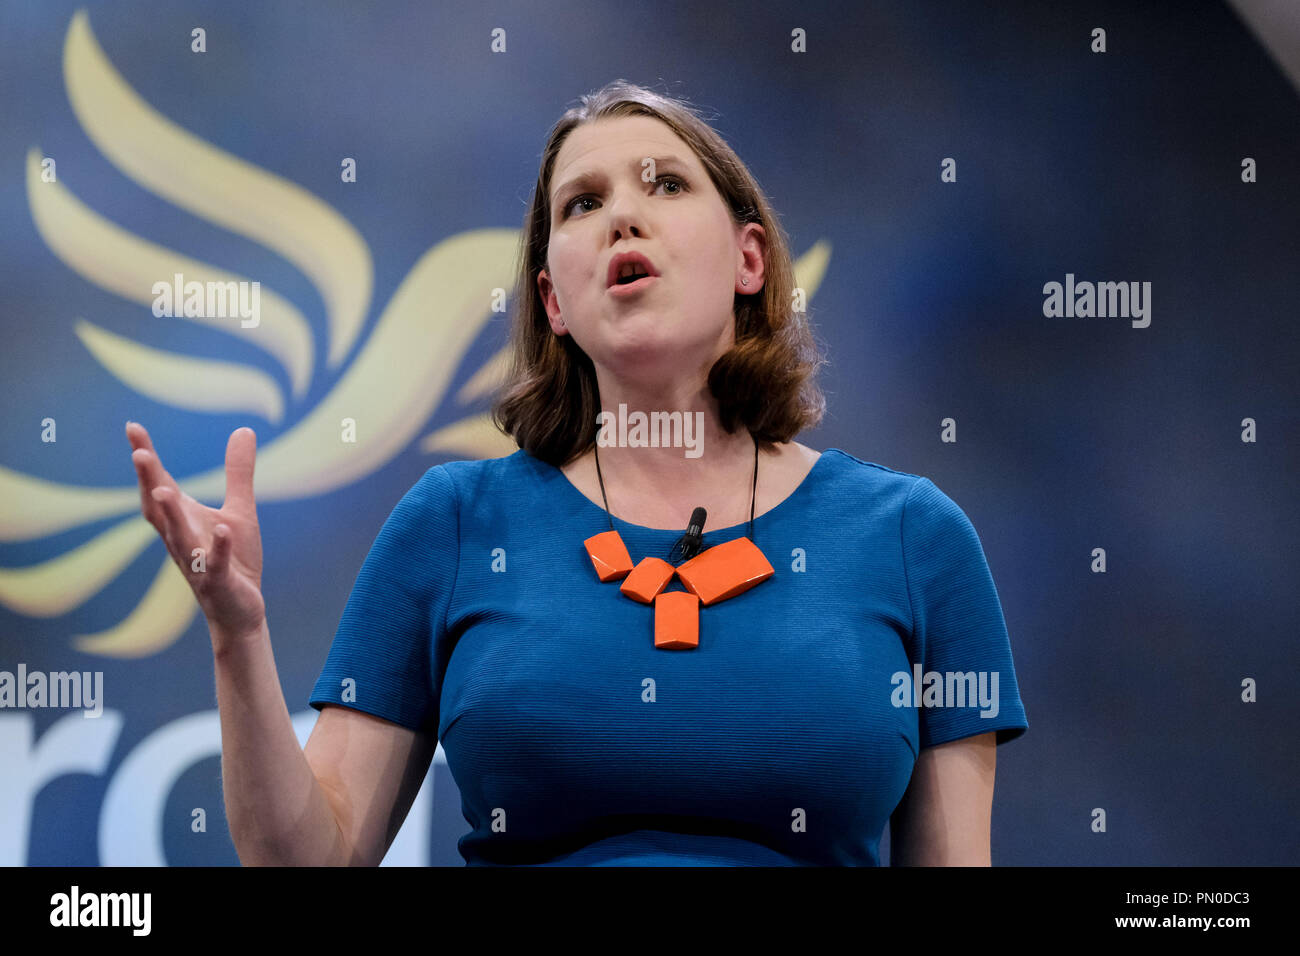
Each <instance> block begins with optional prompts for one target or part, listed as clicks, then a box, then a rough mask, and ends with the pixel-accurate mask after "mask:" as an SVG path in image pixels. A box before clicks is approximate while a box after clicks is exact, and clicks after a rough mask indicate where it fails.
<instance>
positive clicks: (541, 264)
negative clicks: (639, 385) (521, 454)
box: [492, 80, 826, 467]
mask: <svg viewBox="0 0 1300 956" xmlns="http://www.w3.org/2000/svg"><path fill="white" fill-rule="evenodd" d="M615 116H651V117H654V118H655V119H658V120H660V121H662V122H664V123H666V124H667V125H668V126H669V127H670V128H671V129H672V130H673V132H675V133H676V134H677V135H678V136H680V137H681V138H682V140H683V141H685V142H686V144H687V145H688V146H690V147H691V149H692V150H693V151H694V152H695V154H696V156H697V157H699V159H700V161H701V163H703V165H704V168H705V169H706V170H707V171H708V173H709V176H710V178H711V179H712V180H713V185H714V186H715V187H716V189H717V190H718V193H719V194H720V195H721V196H722V200H723V202H725V203H726V204H727V206H728V207H729V208H730V210H731V215H732V219H733V220H734V221H735V223H736V225H738V226H739V225H742V224H744V223H748V222H754V223H758V224H759V225H761V226H762V227H763V231H764V234H765V236H766V239H767V243H766V252H765V253H764V264H765V272H764V283H763V288H762V289H760V290H759V291H758V292H755V293H752V294H750V295H741V294H737V296H736V306H735V316H736V326H735V345H734V346H732V348H730V349H729V350H728V351H727V352H726V353H725V354H723V355H722V356H720V357H719V358H718V360H717V361H716V362H715V363H714V364H713V368H712V369H710V371H709V379H708V382H709V390H710V392H712V394H713V396H714V398H715V399H716V400H717V402H718V412H719V416H720V418H721V421H722V427H723V428H725V429H726V430H727V432H728V433H731V432H734V431H735V426H736V424H737V423H740V424H743V425H744V426H745V427H746V428H748V429H749V431H750V433H751V434H752V435H753V437H754V440H755V442H757V443H758V445H759V446H760V447H763V448H770V447H771V446H772V445H773V444H774V443H776V442H786V441H790V440H791V439H793V438H794V436H795V435H797V434H798V433H799V432H800V431H802V430H803V429H804V428H809V427H813V426H815V425H817V424H818V423H820V422H821V419H822V416H823V414H824V413H825V411H826V399H825V398H824V397H823V395H822V392H821V390H820V388H818V386H817V384H816V382H815V376H816V373H817V369H818V368H819V367H820V366H821V365H823V364H825V360H824V359H823V358H822V356H821V353H820V351H819V350H818V346H817V344H816V343H815V341H814V339H813V334H812V330H811V327H810V326H809V324H808V321H807V318H806V316H805V315H804V313H802V312H796V311H794V309H793V307H792V295H793V292H794V288H795V284H794V283H795V279H794V264H793V262H792V261H791V259H790V249H789V243H788V241H787V239H786V236H785V233H784V231H783V230H782V228H781V225H780V223H779V222H778V221H777V217H776V213H775V211H774V210H773V209H772V208H771V207H770V206H769V205H768V202H767V199H766V197H765V196H764V195H763V192H762V190H761V189H760V188H759V186H758V183H757V182H756V181H755V179H754V177H753V175H752V174H751V173H750V171H749V170H748V169H747V168H746V167H745V164H744V163H743V162H741V160H740V158H739V157H738V156H737V155H736V154H735V152H734V151H733V150H732V148H731V147H730V146H729V145H728V144H727V143H726V141H725V140H723V139H722V137H721V136H720V135H718V133H717V132H716V131H715V130H714V129H713V128H712V127H710V126H709V125H708V124H707V123H706V122H705V121H704V120H703V119H701V118H700V116H699V114H698V113H697V112H696V110H695V109H694V108H693V107H692V106H690V105H689V104H688V103H687V102H685V101H683V100H679V99H675V98H673V97H670V96H666V95H662V94H659V93H655V92H653V91H651V90H648V89H646V88H644V87H641V86H636V85H634V84H631V83H628V82H626V81H624V80H616V81H614V82H613V83H609V84H607V85H606V86H604V87H602V88H601V89H599V90H597V91H595V92H594V93H588V94H586V95H585V96H583V97H582V98H581V105H580V106H575V107H573V108H571V109H569V110H568V111H566V112H565V114H564V115H563V116H562V117H560V120H559V122H557V123H556V124H555V127H554V128H553V129H552V130H551V134H550V137H549V138H548V139H547V142H546V149H545V150H544V151H543V152H542V165H541V169H540V170H539V171H538V174H537V186H536V189H535V190H534V192H533V197H532V202H531V204H530V205H529V207H528V212H527V213H526V214H525V216H524V228H523V234H522V236H521V239H520V249H519V259H518V262H519V272H518V276H517V278H516V286H515V302H516V303H517V308H516V310H515V315H514V321H513V324H512V327H511V331H510V352H511V362H510V371H509V373H508V375H507V377H506V380H505V383H504V384H503V385H502V387H501V389H500V391H499V392H498V393H497V398H496V400H495V401H494V403H493V406H492V420H493V422H494V423H495V424H496V426H497V427H498V428H499V429H501V431H503V432H504V433H505V434H507V435H511V436H513V438H514V439H515V442H516V444H518V445H519V447H520V448H522V449H524V450H525V451H526V452H528V453H529V454H530V455H533V456H534V457H536V458H539V459H541V460H542V461H545V462H548V463H550V464H552V465H554V466H556V467H560V466H562V465H565V464H567V463H568V462H569V461H571V460H572V459H574V458H575V457H577V456H578V455H581V454H583V453H584V452H586V451H587V450H588V449H589V448H591V447H592V446H593V445H594V444H595V441H596V419H597V415H598V414H599V413H600V411H601V408H600V400H599V394H598V388H597V382H596V370H595V367H594V366H593V365H592V363H591V359H590V358H588V357H587V354H586V353H585V352H583V351H582V349H581V348H580V347H579V346H578V344H577V343H576V342H574V340H573V336H572V335H556V334H555V333H554V332H553V331H552V330H551V327H550V324H549V322H548V320H547V315H546V309H545V307H544V306H543V303H542V296H541V292H540V291H539V290H538V288H537V276H538V274H539V273H540V272H541V270H542V269H544V268H545V267H546V260H547V250H548V247H549V245H550V233H551V199H550V187H551V173H552V170H553V168H554V166H555V158H556V156H558V155H559V152H560V147H561V146H562V145H563V144H564V140H565V139H566V138H567V137H568V135H569V133H571V132H572V131H573V130H574V129H575V128H576V127H577V126H578V125H580V124H582V123H590V122H594V121H595V120H598V119H602V118H604V117H615Z"/></svg>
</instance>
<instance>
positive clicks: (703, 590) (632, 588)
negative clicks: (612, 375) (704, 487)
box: [583, 443, 776, 651]
mask: <svg viewBox="0 0 1300 956" xmlns="http://www.w3.org/2000/svg"><path fill="white" fill-rule="evenodd" d="M598 448H599V445H597V449H598ZM596 477H597V479H599V481H600V497H601V501H603V502H604V505H605V516H606V517H607V518H608V519H609V530H608V531H602V532H601V533H600V534H597V535H593V536H592V537H590V538H588V539H587V540H586V541H584V542H583V544H584V545H586V547H587V554H588V555H589V556H590V557H591V563H592V565H593V566H594V567H595V569H596V576H597V577H598V578H600V580H601V582H602V583H603V582H607V581H618V580H622V581H623V583H622V585H621V586H620V587H619V590H620V591H621V592H622V593H623V594H624V595H625V596H627V597H629V598H631V599H632V600H634V601H639V602H640V603H642V604H653V605H654V608H655V625H654V632H655V647H657V648H659V649H660V650H669V651H678V650H690V649H691V648H695V647H699V646H700V605H701V604H703V605H706V606H707V605H710V604H717V603H718V602H719V601H725V600H726V599H727V598H730V597H735V596H736V595H737V594H742V593H744V592H745V591H748V590H749V589H750V588H752V587H754V586H755V585H757V584H762V583H763V582H764V581H766V580H767V579H768V578H770V577H771V576H772V575H773V574H775V573H776V571H775V570H774V569H773V568H772V565H771V564H770V563H769V562H768V560H767V557H766V556H765V555H764V554H763V552H762V551H760V550H759V549H758V545H756V544H754V541H753V537H754V499H755V496H756V493H757V491H758V444H757V443H755V445H754V486H753V488H752V489H751V491H750V499H749V537H741V538H735V539H734V540H732V541H727V542H725V543H724V544H719V545H716V546H714V547H712V548H709V549H708V550H707V551H704V552H702V553H699V554H696V553H695V552H696V551H698V549H699V546H700V535H701V534H702V532H703V529H704V509H703V508H697V509H696V512H697V514H698V515H699V521H698V525H697V524H696V521H695V516H694V515H693V516H692V524H691V527H690V528H688V529H687V532H686V534H685V535H683V536H682V537H681V538H679V539H678V540H677V542H676V543H675V544H674V545H673V546H672V548H671V549H670V550H669V554H668V556H669V558H670V559H671V558H672V556H673V553H674V552H676V551H678V550H680V551H681V552H682V555H683V557H685V558H687V559H688V560H687V561H686V562H685V563H684V564H681V565H679V566H677V567H673V565H671V564H669V563H668V562H667V561H664V560H662V559H661V558H654V557H650V556H649V555H647V556H646V557H644V558H642V559H641V561H640V563H638V564H637V565H635V566H633V564H632V556H631V555H630V554H628V550H627V546H626V545H625V544H624V543H623V539H622V538H621V537H620V536H619V533H618V532H617V531H615V530H614V518H613V516H612V515H610V513H609V499H608V498H607V497H605V478H604V476H603V475H601V473H600V452H599V450H597V451H596ZM674 577H677V578H679V579H680V580H681V582H682V585H683V586H684V587H685V588H686V590H685V591H665V590H664V588H666V587H667V586H668V583H669V582H670V581H671V580H672V579H673V578H674Z"/></svg>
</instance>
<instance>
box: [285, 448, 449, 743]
mask: <svg viewBox="0 0 1300 956" xmlns="http://www.w3.org/2000/svg"><path fill="white" fill-rule="evenodd" d="M459 543H460V529H459V517H458V505H457V499H456V489H455V485H454V483H453V481H452V478H451V476H450V474H448V472H447V469H446V468H445V467H443V466H442V465H436V466H434V467H433V468H430V469H429V470H428V471H426V472H425V473H424V476H423V477H421V478H420V480H419V481H418V482H416V483H415V485H414V486H413V487H412V488H411V489H410V490H409V491H408V492H407V493H406V494H405V495H404V496H403V497H402V499H401V500H400V501H399V502H398V503H397V505H396V507H394V508H393V511H392V513H391V514H390V515H389V516H388V518H387V520H385V521H384V524H383V527H382V528H380V530H379V534H378V536H377V537H376V538H375V540H374V543H373V544H372V545H371V547H370V553H369V554H367V555H366V559H365V561H364V563H363V564H362V565H361V570H360V572H359V573H358V574H357V578H356V583H355V584H354V585H353V587H352V593H351V594H350V595H349V596H348V601H347V605H346V606H345V607H344V609H343V616H342V618H341V619H340V621H339V626H338V631H337V632H336V633H335V635H334V643H333V644H332V645H331V647H330V651H329V656H328V657H327V659H326V661H325V667H324V669H323V670H322V671H321V675H320V677H319V678H318V679H317V681H316V686H315V687H314V688H313V690H312V694H311V698H310V701H309V703H310V704H311V706H312V707H314V708H316V709H317V710H320V709H322V707H323V706H324V705H325V704H339V705H341V706H344V707H351V708H353V709H355V710H361V711H364V712H366V713H368V714H373V715H375V716H376V717H382V718H384V719H385V720H389V721H392V722H393V723H395V724H400V725H401V726H403V727H408V728H410V729H412V730H424V731H427V732H429V733H435V734H436V733H437V727H438V689H439V687H440V684H441V679H442V674H443V671H444V670H445V667H446V661H445V652H444V644H445V637H446V633H445V632H446V617H447V608H448V606H449V604H450V602H451V596H452V591H453V589H454V587H455V581H456V570H457V564H458V559H459Z"/></svg>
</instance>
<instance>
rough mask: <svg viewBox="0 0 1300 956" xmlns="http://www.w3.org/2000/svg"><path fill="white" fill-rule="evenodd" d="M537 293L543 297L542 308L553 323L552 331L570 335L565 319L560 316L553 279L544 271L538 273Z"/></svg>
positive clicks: (558, 301)
mask: <svg viewBox="0 0 1300 956" xmlns="http://www.w3.org/2000/svg"><path fill="white" fill-rule="evenodd" d="M537 291H538V292H539V293H541V296H542V306H543V308H545V309H546V317H547V319H548V320H549V321H550V323H551V331H552V332H554V333H555V334H556V335H568V334H569V330H568V328H566V327H565V325H564V318H563V316H561V315H560V299H559V296H557V295H556V294H555V284H554V283H553V282H551V277H550V276H548V275H547V274H546V270H545V269H543V270H542V271H541V272H539V273H537Z"/></svg>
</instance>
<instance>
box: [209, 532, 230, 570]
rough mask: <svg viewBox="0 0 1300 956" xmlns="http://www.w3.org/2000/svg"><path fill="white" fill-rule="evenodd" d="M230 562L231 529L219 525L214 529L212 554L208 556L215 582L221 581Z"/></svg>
mask: <svg viewBox="0 0 1300 956" xmlns="http://www.w3.org/2000/svg"><path fill="white" fill-rule="evenodd" d="M229 562H230V528H229V527H228V526H227V525H224V524H219V525H217V526H216V527H215V528H213V529H212V553H211V554H210V555H208V571H209V573H211V574H212V576H213V580H214V581H216V580H220V578H221V575H222V573H223V572H224V571H225V570H226V566H227V564H229Z"/></svg>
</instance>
